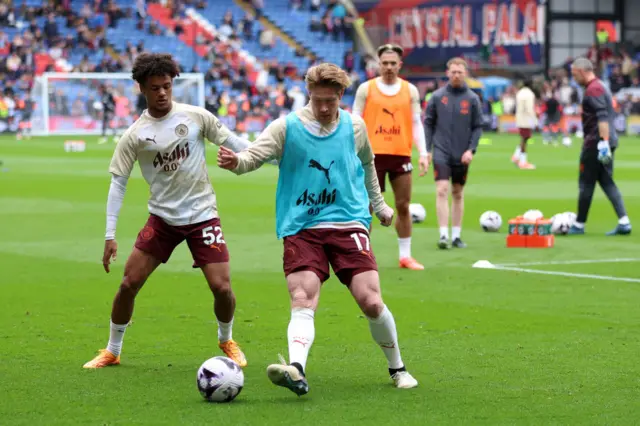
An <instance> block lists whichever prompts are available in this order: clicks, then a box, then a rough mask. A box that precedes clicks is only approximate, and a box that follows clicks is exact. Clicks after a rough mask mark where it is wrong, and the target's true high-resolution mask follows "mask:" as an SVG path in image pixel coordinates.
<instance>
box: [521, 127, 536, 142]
mask: <svg viewBox="0 0 640 426" xmlns="http://www.w3.org/2000/svg"><path fill="white" fill-rule="evenodd" d="M518 130H519V131H520V137H521V138H522V139H524V140H525V142H526V141H527V140H529V139H531V135H532V134H533V131H532V130H531V129H525V128H524V127H519V128H518Z"/></svg>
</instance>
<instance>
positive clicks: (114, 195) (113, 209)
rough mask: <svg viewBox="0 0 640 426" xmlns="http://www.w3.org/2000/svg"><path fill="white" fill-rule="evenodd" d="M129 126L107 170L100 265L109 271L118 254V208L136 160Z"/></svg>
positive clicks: (133, 138)
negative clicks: (105, 206) (108, 179)
mask: <svg viewBox="0 0 640 426" xmlns="http://www.w3.org/2000/svg"><path fill="white" fill-rule="evenodd" d="M132 134H133V131H132V129H131V128H129V130H127V131H126V132H125V133H124V135H123V136H122V138H121V139H120V141H119V142H118V145H116V149H115V151H114V153H113V157H112V158H111V165H110V166H109V172H110V173H111V184H110V185H109V193H108V195H107V229H106V231H105V235H104V240H105V241H104V252H103V254H102V266H103V267H104V270H105V271H106V272H107V273H108V272H109V265H110V264H111V261H112V260H113V261H115V260H116V255H117V254H118V243H117V242H116V225H117V223H118V216H119V215H120V208H121V207H122V202H123V201H124V194H125V191H126V189H127V182H128V180H129V175H130V174H131V170H133V165H134V164H135V162H136V160H137V154H136V146H135V142H136V141H137V138H135V137H134V136H132Z"/></svg>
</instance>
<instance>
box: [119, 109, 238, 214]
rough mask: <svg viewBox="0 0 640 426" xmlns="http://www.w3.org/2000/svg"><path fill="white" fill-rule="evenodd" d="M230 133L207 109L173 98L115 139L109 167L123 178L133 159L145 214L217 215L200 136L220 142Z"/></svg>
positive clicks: (132, 163) (127, 172) (145, 114)
mask: <svg viewBox="0 0 640 426" xmlns="http://www.w3.org/2000/svg"><path fill="white" fill-rule="evenodd" d="M230 135H231V132H230V131H229V129H228V128H227V127H226V126H225V125H223V124H222V123H221V122H220V121H219V120H218V119H217V118H216V117H215V116H214V115H213V114H211V113H210V112H209V111H207V110H205V109H203V108H200V107H196V106H192V105H186V104H181V103H177V102H173V105H172V108H171V111H170V112H169V113H168V114H167V115H165V116H164V117H162V118H153V117H151V116H150V115H149V114H148V112H147V111H145V112H144V113H143V114H142V116H141V117H140V118H139V119H138V121H136V122H135V123H134V124H133V125H132V126H131V127H129V129H127V131H126V132H125V134H124V135H123V136H122V138H120V140H119V142H118V145H117V146H116V149H115V152H114V153H113V158H112V159H111V165H110V166H109V171H110V172H111V173H113V174H116V175H118V176H126V177H128V176H129V175H130V174H131V170H132V169H133V165H134V164H135V162H136V161H138V163H139V164H140V170H141V171H142V176H144V179H145V180H146V181H147V183H148V184H149V189H150V193H151V195H150V198H149V212H150V213H151V214H154V215H157V216H159V217H161V218H162V219H163V220H164V221H165V222H167V223H168V224H170V225H174V226H179V225H191V224H194V223H199V222H203V221H206V220H209V219H213V218H215V217H218V209H217V206H216V195H215V192H214V191H213V188H212V186H211V182H210V181H209V174H208V172H207V163H206V161H205V142H204V138H205V137H206V138H207V139H208V140H209V141H211V142H213V143H214V144H216V145H222V144H223V143H224V142H225V141H226V140H227V139H228V138H229V136H230Z"/></svg>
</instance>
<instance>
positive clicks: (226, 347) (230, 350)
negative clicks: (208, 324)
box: [218, 340, 247, 368]
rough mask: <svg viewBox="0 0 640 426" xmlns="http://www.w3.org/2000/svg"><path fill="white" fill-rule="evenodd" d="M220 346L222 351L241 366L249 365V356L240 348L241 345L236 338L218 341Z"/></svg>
mask: <svg viewBox="0 0 640 426" xmlns="http://www.w3.org/2000/svg"><path fill="white" fill-rule="evenodd" d="M218 347H219V348H220V349H222V352H224V354H225V355H226V356H228V357H229V358H231V359H232V360H233V361H235V363H236V364H238V365H239V366H240V367H242V368H244V367H246V366H247V358H246V357H245V356H244V352H242V349H240V345H238V343H236V341H235V340H227V341H226V342H218Z"/></svg>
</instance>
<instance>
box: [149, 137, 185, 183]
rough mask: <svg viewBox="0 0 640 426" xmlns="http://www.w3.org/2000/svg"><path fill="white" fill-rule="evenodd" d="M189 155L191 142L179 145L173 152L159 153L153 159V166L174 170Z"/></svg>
mask: <svg viewBox="0 0 640 426" xmlns="http://www.w3.org/2000/svg"><path fill="white" fill-rule="evenodd" d="M185 127H186V126H185ZM187 157H189V142H185V143H184V144H183V145H177V146H176V147H175V148H174V149H173V150H172V151H171V152H163V153H160V152H159V153H157V154H156V156H155V158H154V159H153V167H155V168H156V169H157V168H161V169H162V170H164V171H165V172H174V171H176V170H178V166H179V165H180V163H181V162H182V161H184V160H185V159H186V158H187Z"/></svg>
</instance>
